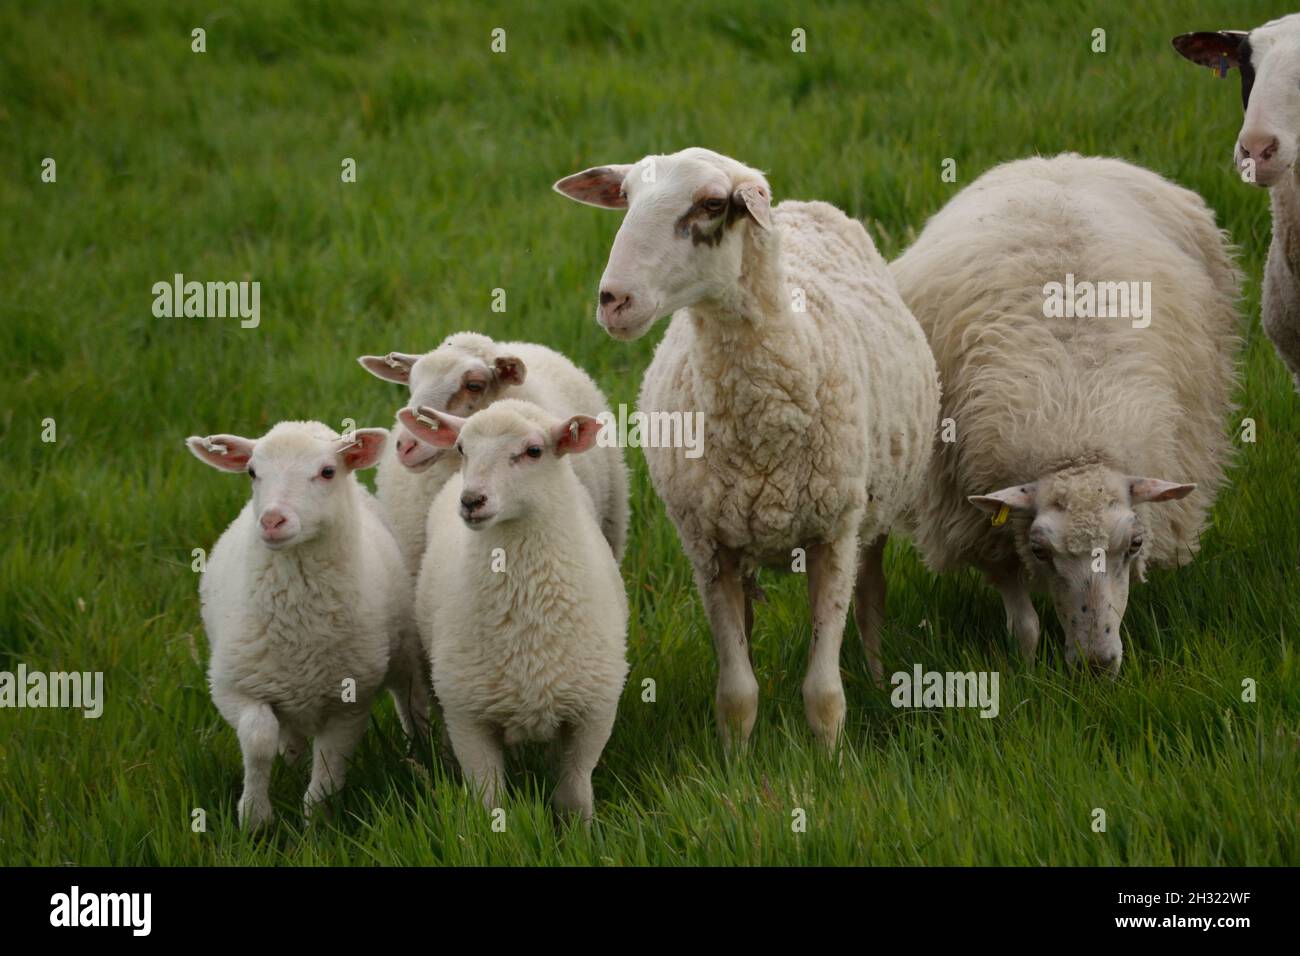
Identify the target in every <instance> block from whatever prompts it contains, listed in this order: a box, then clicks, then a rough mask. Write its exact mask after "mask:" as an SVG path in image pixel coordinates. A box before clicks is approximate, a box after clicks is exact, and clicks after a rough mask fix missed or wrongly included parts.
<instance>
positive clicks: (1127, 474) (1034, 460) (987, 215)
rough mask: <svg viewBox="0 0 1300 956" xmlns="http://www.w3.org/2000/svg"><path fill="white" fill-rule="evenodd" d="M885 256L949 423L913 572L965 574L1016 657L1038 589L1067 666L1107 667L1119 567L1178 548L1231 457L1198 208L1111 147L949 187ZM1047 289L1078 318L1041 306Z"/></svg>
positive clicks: (1224, 313)
mask: <svg viewBox="0 0 1300 956" xmlns="http://www.w3.org/2000/svg"><path fill="white" fill-rule="evenodd" d="M893 269H894V274H895V275H896V276H897V277H898V285H899V288H900V289H902V291H903V298H904V299H905V300H906V301H907V303H908V304H909V305H910V306H911V308H912V312H913V313H914V314H915V315H916V317H917V319H918V320H919V321H920V323H921V325H922V326H923V327H924V328H925V331H926V334H927V335H928V336H929V337H930V344H931V345H932V346H933V347H934V354H935V358H936V359H937V360H938V362H939V374H940V376H941V377H942V379H943V383H944V393H943V412H942V415H943V418H944V420H945V421H947V420H948V419H951V420H952V427H953V431H954V433H955V441H953V442H952V443H950V444H944V443H942V442H941V443H939V444H938V445H937V446H936V450H935V453H934V456H933V458H932V459H931V462H930V476H929V480H928V481H927V483H926V485H925V491H924V494H923V495H922V498H921V507H920V509H919V512H920V513H919V519H920V528H919V533H918V538H917V544H918V545H919V547H920V548H921V550H922V552H923V553H924V555H925V558H926V561H927V563H928V564H929V565H930V567H931V568H932V569H933V570H935V571H944V570H947V569H949V568H953V567H957V566H960V565H963V564H972V565H974V566H975V567H977V568H979V569H980V570H982V571H983V572H984V574H985V576H986V578H987V580H988V581H989V583H990V584H992V585H993V587H995V588H997V589H998V590H999V591H1000V592H1001V594H1002V600H1003V603H1004V604H1005V606H1006V612H1007V625H1008V627H1009V629H1010V630H1011V632H1012V634H1013V635H1014V636H1015V638H1016V641H1017V642H1018V644H1019V646H1020V649H1021V650H1022V651H1023V652H1024V653H1025V654H1026V655H1030V656H1032V655H1033V653H1034V651H1035V649H1036V647H1037V645H1038V634H1039V626H1038V615H1037V614H1036V613H1035V611H1034V606H1033V604H1032V603H1031V601H1030V597H1029V593H1030V587H1031V585H1034V584H1045V585H1046V586H1047V588H1048V589H1049V590H1050V591H1051V594H1052V597H1053V599H1054V601H1055V604H1056V613H1057V616H1058V617H1059V618H1060V620H1061V623H1062V625H1063V626H1064V628H1065V631H1066V637H1067V642H1066V656H1067V659H1069V660H1074V659H1077V658H1079V657H1082V658H1084V659H1086V660H1087V661H1088V662H1090V663H1091V664H1093V665H1096V666H1098V667H1100V668H1103V669H1106V670H1110V671H1112V672H1114V671H1117V670H1118V669H1119V666H1120V660H1121V658H1122V655H1123V646H1122V644H1121V641H1120V622H1121V620H1122V618H1123V615H1124V608H1125V606H1126V604H1127V602H1128V592H1129V581H1130V575H1131V574H1132V573H1134V572H1136V574H1137V576H1138V579H1139V580H1142V579H1143V577H1144V571H1145V568H1146V565H1147V564H1148V563H1155V564H1157V565H1161V566H1171V565H1178V564H1183V563H1186V562H1187V561H1189V560H1191V558H1192V556H1193V555H1194V554H1195V553H1196V550H1197V538H1198V535H1199V532H1200V530H1201V528H1202V526H1203V525H1204V523H1205V519H1206V514H1207V512H1208V511H1209V509H1210V506H1211V505H1212V504H1213V502H1214V497H1215V493H1216V492H1217V490H1218V488H1219V486H1220V485H1221V484H1222V482H1223V478H1224V476H1223V470H1224V465H1225V463H1226V462H1227V460H1228V457H1229V454H1230V445H1229V441H1228V438H1227V434H1226V430H1225V425H1226V416H1227V415H1228V413H1229V411H1230V408H1231V406H1230V396H1231V393H1232V389H1233V387H1234V384H1235V379H1236V371H1235V365H1234V356H1235V353H1236V351H1237V348H1238V344H1239V343H1238V337H1237V332H1236V329H1237V313H1236V300H1237V295H1238V287H1239V282H1240V277H1239V275H1238V273H1237V270H1236V268H1235V266H1234V265H1233V262H1232V259H1231V257H1230V254H1229V247H1228V244H1227V242H1226V238H1225V236H1224V234H1223V233H1222V232H1220V230H1219V229H1218V228H1217V227H1216V225H1215V222H1214V214H1213V213H1212V212H1211V211H1210V210H1209V209H1208V208H1207V207H1206V205H1205V203H1204V202H1203V201H1202V200H1201V198H1200V197H1199V196H1197V195H1196V194H1195V193H1192V192H1189V191H1188V190H1186V189H1182V188H1180V187H1178V186H1175V185H1174V184H1173V183H1170V182H1168V181H1167V180H1164V179H1162V178H1160V177H1159V176H1157V175H1156V174H1155V173H1152V172H1148V171H1147V170H1144V169H1139V168H1138V167H1136V166H1132V165H1129V164H1128V163H1123V162H1120V161H1118V160H1113V159H1093V158H1085V157H1082V156H1077V155H1073V154H1067V155H1062V156H1057V157H1055V158H1052V159H1027V160H1022V161H1020V162H1014V163H1007V164H1005V165H1002V166H999V167H997V168H996V169H993V170H992V171H990V172H988V173H985V174H984V175H983V176H981V177H980V178H979V179H977V180H976V181H975V182H974V183H972V184H971V185H970V186H968V187H966V188H965V189H964V190H962V192H961V193H959V194H958V195H957V196H956V198H954V199H953V200H952V201H951V202H949V203H948V205H947V206H945V207H944V208H943V209H942V210H941V211H940V212H939V213H938V214H937V215H936V216H934V217H933V218H932V219H931V220H930V221H929V223H928V224H927V225H926V227H925V230H924V231H923V232H922V233H921V236H920V238H918V239H917V240H916V243H915V244H914V245H913V246H912V247H911V248H910V249H908V250H907V252H906V253H905V254H904V255H903V256H901V257H900V258H899V259H898V260H897V261H896V262H895V263H894V266H893ZM1141 282H1149V283H1150V286H1149V292H1148V293H1147V294H1145V295H1144V296H1143V295H1142V287H1141V286H1140V285H1138V286H1137V287H1136V288H1134V287H1133V286H1132V285H1130V283H1141ZM1067 283H1072V284H1073V286H1074V288H1075V289H1076V290H1077V292H1076V301H1073V302H1071V303H1070V305H1071V306H1072V308H1071V309H1070V312H1069V314H1070V315H1077V317H1048V314H1049V313H1050V314H1052V315H1058V313H1061V312H1062V310H1060V309H1058V308H1057V307H1056V305H1053V304H1052V302H1051V300H1053V299H1054V298H1056V296H1057V293H1058V292H1059V291H1060V289H1061V287H1063V286H1064V285H1066V284H1067ZM1121 292H1123V293H1125V295H1124V296H1123V298H1122V299H1121V298H1120V293H1121ZM1089 295H1091V296H1092V301H1093V308H1092V309H1091V310H1089V309H1087V308H1086V306H1087V304H1088V301H1089V299H1088V296H1089ZM1137 296H1141V297H1142V298H1145V300H1146V305H1145V306H1143V307H1142V313H1143V314H1140V315H1139V314H1137V313H1138V310H1137V309H1135V308H1134V304H1135V297H1137ZM1124 302H1128V303H1129V307H1128V309H1124V308H1123V307H1122V306H1123V303H1124ZM1059 304H1060V303H1059V302H1058V303H1057V305H1059ZM1103 304H1104V306H1105V311H1106V312H1107V313H1111V315H1110V316H1109V317H1107V316H1103V315H1101V314H1099V313H1100V311H1101V309H1100V308H1099V307H1100V306H1102V305H1103ZM1117 306H1118V307H1117ZM1089 312H1091V313H1093V314H1096V317H1090V316H1089V314H1088V313H1089ZM1116 312H1118V313H1120V315H1114V313H1116ZM941 434H942V433H941ZM1150 475H1156V476H1159V477H1143V476H1150ZM1160 502H1164V503H1163V504H1160ZM971 503H973V504H974V505H976V506H977V507H972V504H971ZM990 514H992V515H993V516H994V518H993V524H994V526H993V527H990V524H989V521H990V518H989V515H990ZM1008 518H1009V519H1010V520H1009V521H1008V520H1007V519H1008Z"/></svg>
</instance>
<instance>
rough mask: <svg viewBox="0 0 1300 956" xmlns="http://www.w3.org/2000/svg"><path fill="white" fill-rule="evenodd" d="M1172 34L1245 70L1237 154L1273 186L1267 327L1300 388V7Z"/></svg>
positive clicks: (1256, 178) (1254, 178)
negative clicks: (1242, 23)
mask: <svg viewBox="0 0 1300 956" xmlns="http://www.w3.org/2000/svg"><path fill="white" fill-rule="evenodd" d="M1173 42H1174V48H1175V49H1176V50H1178V52H1179V53H1181V54H1182V55H1183V56H1185V57H1187V58H1188V59H1189V60H1191V61H1193V62H1194V63H1199V64H1201V65H1202V66H1209V67H1213V68H1214V69H1216V70H1219V71H1220V75H1226V73H1227V71H1228V69H1229V68H1236V69H1238V70H1240V71H1241V105H1242V108H1243V109H1244V110H1245V113H1246V115H1245V119H1244V120H1243V121H1242V124H1241V132H1239V133H1238V134H1237V142H1236V146H1235V147H1234V150H1233V159H1234V161H1235V162H1236V164H1237V168H1238V169H1239V170H1240V171H1241V176H1242V178H1243V179H1244V180H1246V181H1247V182H1251V183H1254V184H1256V185H1258V186H1262V187H1265V188H1267V189H1268V190H1269V200H1270V202H1271V205H1272V209H1273V241H1272V242H1271V243H1270V244H1269V247H1268V263H1267V265H1266V266H1265V267H1264V285H1263V301H1262V303H1261V309H1260V312H1261V314H1262V317H1263V325H1264V331H1265V332H1266V333H1267V334H1268V337H1269V339H1271V340H1272V342H1273V346H1274V348H1276V349H1277V353H1278V355H1279V356H1280V357H1281V358H1282V361H1283V362H1284V363H1285V364H1286V367H1287V368H1288V369H1289V370H1290V372H1291V375H1292V377H1293V378H1294V379H1295V386H1296V388H1297V389H1300V173H1298V172H1297V171H1296V158H1297V157H1300V95H1297V93H1296V82H1297V81H1296V77H1297V74H1300V14H1295V13H1293V14H1291V15H1290V16H1286V17H1281V18H1280V19H1277V20H1271V21H1269V22H1268V23H1266V24H1264V25H1263V26H1262V27H1257V28H1256V29H1254V30H1251V31H1250V32H1249V33H1244V32H1242V31H1239V30H1221V31H1219V32H1217V33H1184V34H1183V35H1182V36H1177V37H1174V41H1173Z"/></svg>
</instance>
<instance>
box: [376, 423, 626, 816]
mask: <svg viewBox="0 0 1300 956" xmlns="http://www.w3.org/2000/svg"><path fill="white" fill-rule="evenodd" d="M400 417H401V420H402V423H403V424H404V425H405V426H406V427H407V428H408V429H409V430H410V431H411V432H412V434H414V435H415V436H416V437H417V438H419V439H420V440H422V441H425V442H428V443H429V444H431V445H433V446H435V447H437V448H443V449H451V448H452V447H453V446H454V447H455V448H456V450H457V452H458V453H459V454H458V455H457V457H458V460H459V461H461V462H462V463H463V464H462V468H461V471H460V473H458V474H457V475H456V476H454V477H453V478H452V480H451V481H448V482H447V484H446V485H445V486H444V487H443V489H442V491H441V492H439V494H438V497H437V499H436V500H435V501H434V503H433V507H432V508H431V509H430V510H429V518H428V549H427V551H426V552H425V555H424V560H423V563H422V565H421V569H420V577H419V584H418V586H417V589H416V618H417V620H418V622H419V627H420V634H421V636H422V637H423V638H424V641H425V646H426V649H427V650H428V653H429V657H430V659H431V660H432V662H433V675H434V689H435V691H436V692H437V695H438V700H439V702H440V703H441V705H442V710H443V716H444V720H445V722H446V727H447V731H448V734H449V735H450V737H451V743H452V747H453V749H454V750H455V752H456V759H457V760H458V761H459V762H460V765H461V768H462V770H463V771H464V772H465V775H466V777H467V778H468V780H469V781H470V782H471V784H472V785H473V786H474V787H475V789H476V790H478V791H479V792H480V794H481V796H482V799H483V802H484V805H485V806H487V807H488V808H489V809H491V808H493V807H495V806H497V801H498V794H499V789H500V786H501V784H502V778H503V775H504V772H505V766H504V761H503V754H502V746H503V744H505V745H510V744H515V743H518V742H522V741H547V740H552V739H556V738H558V739H559V741H560V744H561V747H560V768H559V785H558V787H557V789H556V792H555V801H556V803H557V804H558V805H559V806H561V807H563V808H565V809H567V810H573V811H577V812H578V813H580V814H581V815H582V818H583V820H584V821H589V820H590V819H591V815H592V790H591V772H592V770H593V769H594V768H595V766H596V763H597V761H599V759H600V755H601V752H602V751H603V750H604V748H605V743H606V741H607V740H609V735H610V732H611V730H612V729H613V727H614V715H615V713H616V711H617V709H618V699H619V695H620V694H621V693H622V690H623V682H624V680H625V679H626V677H627V659H626V639H627V598H626V596H625V594H624V592H623V581H622V579H621V577H620V576H619V570H618V562H617V561H615V559H614V557H613V555H612V554H611V553H610V550H609V548H608V547H606V546H605V544H604V539H603V537H602V531H601V527H600V524H599V522H598V521H597V519H596V513H595V512H594V511H593V510H592V508H591V503H590V501H589V499H588V497H587V494H586V492H585V490H584V489H583V486H582V483H581V482H580V481H579V480H578V477H577V474H576V469H575V468H574V467H573V465H572V464H571V462H572V461H573V459H571V458H570V456H571V455H575V454H579V453H586V454H591V453H592V452H591V451H589V449H591V448H592V446H593V445H594V443H595V441H596V435H597V433H598V431H599V429H600V424H599V423H598V422H597V420H596V419H594V418H590V417H588V416H586V415H575V416H572V417H570V418H568V419H558V418H556V417H555V416H553V415H551V414H550V413H549V412H547V411H545V410H544V409H542V408H540V407H538V406H537V405H533V404H531V403H529V402H520V401H516V400H514V399H504V400H501V401H498V402H496V403H494V404H493V405H492V406H491V407H489V408H487V409H485V410H484V411H481V412H479V413H477V414H476V415H474V416H473V417H471V418H468V419H465V418H458V417H456V416H454V415H448V414H445V413H443V412H440V411H438V410H436V409H433V408H429V407H422V408H419V409H404V410H403V411H402V412H401V413H400Z"/></svg>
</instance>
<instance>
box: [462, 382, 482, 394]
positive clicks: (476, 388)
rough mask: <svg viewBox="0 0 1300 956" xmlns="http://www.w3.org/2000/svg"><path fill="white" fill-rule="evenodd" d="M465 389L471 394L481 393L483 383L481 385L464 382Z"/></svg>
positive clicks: (479, 383)
mask: <svg viewBox="0 0 1300 956" xmlns="http://www.w3.org/2000/svg"><path fill="white" fill-rule="evenodd" d="M465 388H467V389H468V390H469V391H471V392H481V391H483V383H482V382H466V383H465Z"/></svg>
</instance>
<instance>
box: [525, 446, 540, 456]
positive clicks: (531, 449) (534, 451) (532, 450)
mask: <svg viewBox="0 0 1300 956" xmlns="http://www.w3.org/2000/svg"><path fill="white" fill-rule="evenodd" d="M525 454H527V455H528V457H529V458H541V457H542V449H541V446H540V445H529V446H528V448H527V449H526V450H525Z"/></svg>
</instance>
